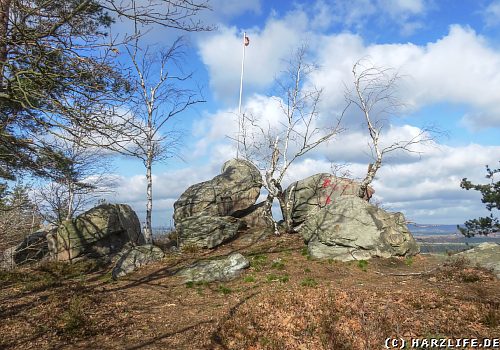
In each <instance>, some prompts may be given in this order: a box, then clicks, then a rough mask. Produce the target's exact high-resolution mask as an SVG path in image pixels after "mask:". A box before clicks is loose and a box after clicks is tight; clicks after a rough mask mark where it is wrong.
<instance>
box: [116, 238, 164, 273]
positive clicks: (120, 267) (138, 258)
mask: <svg viewBox="0 0 500 350" xmlns="http://www.w3.org/2000/svg"><path fill="white" fill-rule="evenodd" d="M164 257H165V253H163V251H162V250H161V249H160V248H159V247H156V246H154V245H152V244H144V245H139V246H135V247H131V248H128V249H125V251H123V252H121V253H120V258H119V259H118V261H117V262H116V264H115V267H114V268H113V271H112V273H111V275H112V277H113V279H115V280H116V279H117V278H120V277H123V276H125V275H128V274H129V273H131V272H133V271H135V270H137V269H138V268H139V267H141V266H144V265H147V264H150V263H152V262H154V261H158V260H161V259H163V258H164Z"/></svg>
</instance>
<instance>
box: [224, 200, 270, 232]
mask: <svg viewBox="0 0 500 350" xmlns="http://www.w3.org/2000/svg"><path fill="white" fill-rule="evenodd" d="M265 214H266V202H260V203H257V204H254V205H252V206H251V207H250V208H247V209H244V210H240V211H237V212H235V213H233V215H232V216H234V217H236V218H239V219H241V220H243V221H244V222H245V225H246V227H247V228H257V229H266V228H270V227H272V225H271V223H270V222H269V220H268V219H267V218H266V217H265Z"/></svg>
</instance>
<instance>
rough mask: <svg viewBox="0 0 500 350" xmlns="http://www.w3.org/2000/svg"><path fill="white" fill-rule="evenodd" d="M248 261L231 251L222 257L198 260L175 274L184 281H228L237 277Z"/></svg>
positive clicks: (248, 264)
mask: <svg viewBox="0 0 500 350" xmlns="http://www.w3.org/2000/svg"><path fill="white" fill-rule="evenodd" d="M249 266H250V262H249V261H248V260H247V259H246V258H245V257H244V256H243V255H241V254H240V253H233V254H231V255H229V256H228V257H227V258H224V259H217V260H208V261H200V262H198V263H195V264H194V265H192V266H189V267H187V268H185V269H182V270H181V271H179V272H178V273H177V275H179V276H182V277H184V280H185V282H214V281H229V280H231V279H233V278H235V277H238V276H239V275H240V273H241V271H243V270H244V269H246V268H247V267H249Z"/></svg>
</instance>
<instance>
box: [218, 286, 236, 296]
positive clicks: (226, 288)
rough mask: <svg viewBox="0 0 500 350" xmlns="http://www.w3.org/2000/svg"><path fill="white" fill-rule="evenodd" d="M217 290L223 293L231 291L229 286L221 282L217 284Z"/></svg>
mask: <svg viewBox="0 0 500 350" xmlns="http://www.w3.org/2000/svg"><path fill="white" fill-rule="evenodd" d="M219 291H220V292H221V293H222V294H224V295H227V294H231V293H232V292H233V291H232V290H231V288H228V287H226V286H224V285H222V284H221V285H220V286H219Z"/></svg>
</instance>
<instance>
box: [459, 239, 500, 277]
mask: <svg viewBox="0 0 500 350" xmlns="http://www.w3.org/2000/svg"><path fill="white" fill-rule="evenodd" d="M454 257H464V258H466V259H467V260H469V261H470V262H471V263H473V264H475V265H479V266H481V267H484V268H486V269H491V270H492V271H493V273H494V274H495V275H496V276H497V278H500V244H497V243H481V244H479V245H478V246H476V247H474V248H472V249H469V250H466V251H464V252H461V253H458V254H455V255H454Z"/></svg>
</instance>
